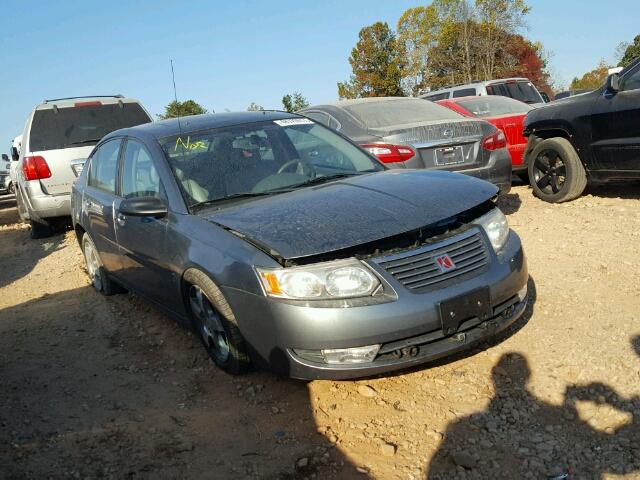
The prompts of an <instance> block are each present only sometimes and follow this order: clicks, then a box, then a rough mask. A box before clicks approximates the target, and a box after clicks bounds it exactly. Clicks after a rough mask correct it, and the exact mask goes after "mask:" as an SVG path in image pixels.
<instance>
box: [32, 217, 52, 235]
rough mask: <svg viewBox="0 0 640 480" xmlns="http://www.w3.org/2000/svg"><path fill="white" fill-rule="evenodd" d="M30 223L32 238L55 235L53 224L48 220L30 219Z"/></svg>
mask: <svg viewBox="0 0 640 480" xmlns="http://www.w3.org/2000/svg"><path fill="white" fill-rule="evenodd" d="M29 224H30V225H31V233H30V235H31V238H33V239H36V238H46V237H50V236H51V235H53V226H52V225H51V223H49V222H48V221H47V220H44V219H39V220H33V219H32V220H30V221H29Z"/></svg>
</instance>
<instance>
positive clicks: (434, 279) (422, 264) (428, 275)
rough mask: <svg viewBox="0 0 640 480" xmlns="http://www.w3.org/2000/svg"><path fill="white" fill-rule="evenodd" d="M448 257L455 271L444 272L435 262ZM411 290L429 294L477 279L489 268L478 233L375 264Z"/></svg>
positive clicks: (483, 245)
mask: <svg viewBox="0 0 640 480" xmlns="http://www.w3.org/2000/svg"><path fill="white" fill-rule="evenodd" d="M444 254H447V255H448V256H449V257H450V258H451V260H453V263H454V264H455V268H452V269H450V270H447V271H442V270H441V268H440V267H439V266H438V263H437V262H436V258H438V257H440V256H441V255H444ZM374 261H375V262H376V263H377V264H378V265H380V266H381V267H382V268H384V269H385V270H386V271H387V272H389V273H390V274H391V275H392V276H393V278H395V279H396V280H397V281H398V282H400V283H401V284H402V285H404V286H405V287H407V288H408V289H410V290H421V291H425V290H430V289H433V288H436V286H438V287H440V286H443V285H442V284H443V283H445V282H446V283H450V282H454V281H457V280H462V279H464V278H468V277H471V276H475V275H478V274H479V273H481V272H482V271H484V270H485V268H486V267H487V265H488V264H489V255H488V253H487V248H486V245H485V243H484V241H483V239H482V237H481V236H480V233H479V232H478V231H477V230H476V229H472V230H469V231H467V232H465V233H463V234H461V235H456V236H455V237H451V238H449V239H447V240H444V241H442V242H439V243H435V244H431V245H427V246H423V247H420V248H417V249H414V250H410V251H407V252H403V253H401V254H398V255H392V256H389V257H380V258H377V259H375V260H374Z"/></svg>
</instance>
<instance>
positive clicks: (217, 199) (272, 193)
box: [191, 191, 281, 209]
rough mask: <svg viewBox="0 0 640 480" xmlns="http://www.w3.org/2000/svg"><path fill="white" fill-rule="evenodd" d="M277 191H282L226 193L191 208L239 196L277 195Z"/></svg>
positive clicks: (195, 204)
mask: <svg viewBox="0 0 640 480" xmlns="http://www.w3.org/2000/svg"><path fill="white" fill-rule="evenodd" d="M276 193H281V192H273V191H269V192H241V193H232V194H231V195H225V196H223V197H218V198H212V199H210V200H205V201H204V202H198V203H194V204H193V205H191V208H192V209H194V208H201V207H206V206H207V205H214V204H216V203H223V202H225V201H228V200H234V199H238V198H252V197H264V196H266V195H275V194H276Z"/></svg>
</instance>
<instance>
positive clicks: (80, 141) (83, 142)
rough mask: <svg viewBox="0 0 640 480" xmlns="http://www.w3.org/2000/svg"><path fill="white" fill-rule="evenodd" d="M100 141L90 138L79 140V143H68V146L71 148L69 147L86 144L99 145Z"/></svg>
mask: <svg viewBox="0 0 640 480" xmlns="http://www.w3.org/2000/svg"><path fill="white" fill-rule="evenodd" d="M99 141H100V138H88V139H86V140H78V141H77V142H71V143H67V146H69V145H84V144H85V143H98V142H99Z"/></svg>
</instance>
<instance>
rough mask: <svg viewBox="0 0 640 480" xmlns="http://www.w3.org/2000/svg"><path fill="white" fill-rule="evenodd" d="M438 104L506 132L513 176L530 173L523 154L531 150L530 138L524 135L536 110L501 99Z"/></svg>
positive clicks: (524, 104)
mask: <svg viewBox="0 0 640 480" xmlns="http://www.w3.org/2000/svg"><path fill="white" fill-rule="evenodd" d="M436 103H439V104H440V105H442V106H445V107H447V108H450V109H451V110H454V111H456V112H458V113H460V114H462V115H464V116H465V117H479V118H482V119H483V120H486V121H487V122H490V123H492V124H494V125H495V126H496V127H498V128H499V129H500V130H502V131H503V132H504V135H505V136H506V137H507V149H508V150H509V153H510V154H511V164H512V165H513V172H514V173H516V174H518V173H522V174H525V173H526V168H527V166H526V165H525V164H524V162H523V158H522V154H523V153H524V149H525V147H526V146H527V138H526V137H524V136H523V135H522V131H523V129H524V128H523V125H522V122H523V121H524V117H525V116H526V115H527V112H528V111H529V110H531V108H532V107H531V106H530V105H527V104H526V103H523V102H520V101H518V100H514V99H513V98H508V97H501V96H497V95H485V96H481V97H459V98H450V99H448V100H439V101H437V102H436Z"/></svg>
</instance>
